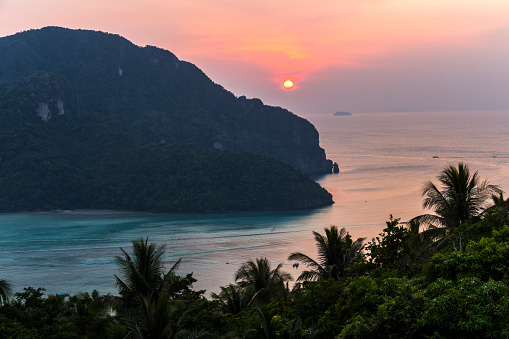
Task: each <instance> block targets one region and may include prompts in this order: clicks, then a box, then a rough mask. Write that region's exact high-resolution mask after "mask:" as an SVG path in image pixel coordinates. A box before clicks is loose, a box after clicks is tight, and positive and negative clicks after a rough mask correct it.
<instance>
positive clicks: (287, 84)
mask: <svg viewBox="0 0 509 339" xmlns="http://www.w3.org/2000/svg"><path fill="white" fill-rule="evenodd" d="M283 87H284V88H287V89H290V88H292V87H293V81H292V80H289V79H288V80H285V82H284V83H283Z"/></svg>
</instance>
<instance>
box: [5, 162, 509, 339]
mask: <svg viewBox="0 0 509 339" xmlns="http://www.w3.org/2000/svg"><path fill="white" fill-rule="evenodd" d="M438 179H439V181H440V183H441V186H436V185H435V184H433V183H432V182H431V181H430V182H428V183H427V184H426V185H425V186H424V188H423V197H424V201H423V205H424V206H425V207H426V208H429V209H431V212H433V213H430V214H424V215H420V216H417V217H415V218H413V219H411V220H409V221H408V222H407V223H401V222H399V219H395V218H393V217H392V216H391V217H390V219H389V220H388V221H387V223H386V227H385V229H383V231H382V232H381V233H380V235H379V236H378V237H375V238H373V239H371V240H370V241H366V239H363V238H359V239H353V238H352V237H351V236H350V235H349V233H348V231H347V230H346V229H345V228H341V229H340V228H339V227H336V226H331V227H326V228H325V229H323V230H322V231H320V230H318V231H316V232H313V236H314V238H315V240H316V245H317V249H318V253H319V254H318V257H317V258H313V256H310V255H309V254H306V253H301V252H295V253H289V257H288V259H289V260H292V261H294V262H295V263H296V264H297V263H300V264H301V265H303V266H305V270H303V271H302V273H301V274H300V276H299V277H292V276H291V275H290V274H289V273H288V272H286V271H285V268H284V267H283V266H282V264H279V265H277V264H273V263H271V262H270V260H269V258H263V257H262V258H255V259H253V260H250V261H248V262H246V263H244V264H242V265H241V266H240V267H239V269H238V271H237V273H236V276H235V283H233V284H229V285H227V286H222V287H221V292H220V293H217V294H212V297H211V298H210V299H207V298H205V297H204V293H205V291H196V290H193V288H192V284H193V283H194V282H196V279H195V278H194V277H193V274H192V273H189V274H185V275H179V274H177V273H176V270H177V269H178V267H179V264H180V260H179V261H177V262H175V263H172V267H169V268H164V265H163V262H164V254H165V249H164V247H161V246H158V245H157V244H155V243H151V242H150V239H148V238H145V239H137V240H134V241H133V251H132V252H130V251H124V250H119V255H118V256H117V257H115V261H116V263H117V265H118V272H112V275H113V274H115V278H116V281H117V287H118V291H119V292H118V295H109V294H108V295H100V294H99V292H97V291H93V292H92V293H82V294H77V295H49V296H45V295H44V289H42V288H33V287H27V288H25V289H24V290H23V291H22V292H18V293H15V294H14V295H13V291H12V289H11V287H10V285H9V282H8V281H6V280H0V304H1V306H0V335H1V336H2V337H6V338H15V337H23V338H506V337H507V336H508V333H509V322H508V321H507V320H508V316H509V262H508V260H507V258H508V257H509V226H508V225H509V215H508V207H509V199H504V196H503V192H502V191H501V190H500V188H499V187H497V186H495V185H491V184H489V183H487V182H483V181H481V180H480V179H479V177H478V176H477V173H475V174H471V173H470V171H469V168H468V167H467V166H466V165H464V164H462V163H460V164H459V165H458V167H455V166H449V167H447V168H445V169H444V170H443V171H442V172H441V173H440V175H439V176H438ZM310 236H311V234H310ZM294 278H296V283H295V285H294V287H293V288H292V289H290V288H289V285H288V282H290V281H292V280H293V279H294Z"/></svg>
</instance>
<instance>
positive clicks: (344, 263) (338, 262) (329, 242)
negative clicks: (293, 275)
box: [288, 225, 365, 282]
mask: <svg viewBox="0 0 509 339" xmlns="http://www.w3.org/2000/svg"><path fill="white" fill-rule="evenodd" d="M324 230H325V236H323V235H321V234H319V233H318V232H314V231H313V234H314V236H315V240H316V246H317V248H318V259H317V260H316V261H315V260H314V259H312V258H311V257H309V256H307V255H306V254H303V253H301V252H295V253H292V254H291V255H290V256H289V257H288V260H297V261H300V262H302V263H303V264H305V265H306V266H308V267H309V268H310V270H307V271H304V272H302V273H301V275H300V276H299V278H298V279H297V281H299V282H301V281H307V280H319V279H329V278H333V279H336V280H339V279H340V278H341V277H343V276H344V274H345V269H347V268H348V267H350V266H351V265H352V264H353V263H354V261H355V259H356V258H357V257H359V256H361V255H362V249H363V247H364V245H363V242H364V240H365V238H358V239H357V240H355V241H353V240H352V237H351V236H350V234H348V232H347V231H346V229H345V228H344V227H343V228H342V229H341V230H339V229H338V227H337V226H334V225H333V226H331V227H330V228H325V229H324Z"/></svg>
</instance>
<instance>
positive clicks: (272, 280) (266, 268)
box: [235, 258, 293, 300]
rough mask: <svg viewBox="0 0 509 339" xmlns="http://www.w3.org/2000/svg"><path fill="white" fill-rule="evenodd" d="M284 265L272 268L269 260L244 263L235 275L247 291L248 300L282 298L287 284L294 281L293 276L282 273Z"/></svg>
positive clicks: (262, 259)
mask: <svg viewBox="0 0 509 339" xmlns="http://www.w3.org/2000/svg"><path fill="white" fill-rule="evenodd" d="M282 267H283V264H279V265H277V266H276V268H274V269H273V268H272V267H271V264H270V261H269V260H268V259H267V258H259V259H258V258H257V259H256V260H255V261H253V260H250V261H248V262H246V263H244V264H243V265H242V266H241V267H240V268H239V270H238V271H237V273H236V275H235V281H236V282H237V283H238V285H239V286H240V287H241V288H242V289H243V290H244V291H245V293H246V295H247V296H248V299H250V300H251V299H252V298H253V297H258V299H260V300H268V299H270V298H271V297H274V296H281V295H282V294H284V292H285V291H286V289H285V283H286V282H288V281H291V280H293V278H292V276H291V275H290V274H289V273H287V272H284V271H282Z"/></svg>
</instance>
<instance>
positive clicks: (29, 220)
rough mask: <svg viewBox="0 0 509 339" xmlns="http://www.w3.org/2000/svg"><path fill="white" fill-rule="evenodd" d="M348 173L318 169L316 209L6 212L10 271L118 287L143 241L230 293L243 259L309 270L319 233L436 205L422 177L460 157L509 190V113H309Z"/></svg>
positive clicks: (18, 285) (5, 268) (8, 274)
mask: <svg viewBox="0 0 509 339" xmlns="http://www.w3.org/2000/svg"><path fill="white" fill-rule="evenodd" d="M306 118H307V119H308V120H310V121H311V122H312V123H313V124H314V125H315V127H316V128H317V130H318V131H319V133H320V145H321V146H322V147H323V148H324V149H325V150H326V153H327V157H328V158H329V159H331V160H333V161H335V162H337V163H338V164H339V166H340V173H339V174H328V175H320V176H314V177H313V178H314V179H315V180H316V181H317V182H319V183H320V184H321V185H322V186H323V187H325V188H326V189H327V190H328V191H329V192H331V193H332V195H333V197H334V201H335V203H334V204H333V205H332V206H329V207H325V208H319V209H314V210H307V211H292V212H277V213H276V212H269V213H236V214H215V215H183V214H152V213H132V212H130V213H126V212H117V211H60V212H58V213H16V214H0V279H7V280H8V281H9V282H10V283H11V284H12V285H13V287H14V291H15V292H19V291H22V290H23V288H24V287H29V286H31V287H35V288H37V287H43V288H45V289H46V294H54V293H57V294H59V293H71V294H76V293H79V292H91V291H92V290H94V289H96V290H98V291H99V292H100V293H102V294H106V293H112V294H116V293H118V291H117V288H116V286H115V278H114V275H115V274H117V275H119V274H120V272H119V269H118V267H117V265H116V263H115V259H114V258H115V256H118V255H121V250H120V248H123V249H125V250H126V251H127V252H130V250H131V243H132V240H134V239H140V238H143V239H146V238H148V240H149V242H155V243H157V244H158V245H164V246H165V248H166V256H165V265H166V268H167V269H169V268H170V267H171V266H172V265H173V264H174V263H175V262H177V260H179V259H182V261H181V264H180V267H179V269H178V273H179V274H187V273H191V272H193V276H194V277H195V278H196V279H197V282H196V283H195V284H194V286H193V287H194V289H196V290H202V289H204V290H206V292H205V296H207V297H210V293H211V292H216V293H217V292H219V291H220V287H221V286H226V285H228V284H229V283H233V282H234V277H235V272H236V271H237V270H238V269H239V267H240V265H242V263H244V262H246V261H248V260H254V259H256V258H262V257H266V258H268V259H269V260H270V262H271V263H272V264H273V265H274V267H275V266H276V265H278V264H279V263H282V264H283V269H284V270H285V271H287V272H289V273H290V274H292V275H293V276H294V277H297V276H298V275H299V274H300V272H301V271H302V270H303V269H304V267H303V265H300V266H299V268H294V267H292V264H293V263H292V262H289V261H288V260H287V258H288V256H289V255H290V254H291V253H293V252H297V251H298V252H303V253H306V254H308V255H309V256H311V257H316V254H317V251H316V246H315V241H314V238H313V233H312V232H313V231H316V232H319V233H323V229H324V228H325V227H329V226H331V225H336V226H338V227H345V228H346V230H347V231H348V232H349V233H350V234H351V235H352V236H353V237H354V238H358V237H362V238H366V241H370V240H371V239H372V238H373V237H375V236H377V235H378V234H379V233H380V232H381V231H382V230H383V228H384V226H385V222H386V221H387V220H389V217H390V216H391V215H392V216H393V217H394V218H399V219H400V221H401V222H405V221H407V220H409V219H410V218H412V217H414V216H417V215H419V214H422V213H424V212H427V211H425V210H423V209H422V196H421V190H422V186H423V185H424V183H425V182H426V181H429V180H431V181H433V182H437V179H436V177H437V175H438V174H439V172H440V171H441V170H442V169H443V168H445V167H446V166H448V165H457V164H458V163H459V162H464V163H466V164H468V166H469V167H470V169H471V171H472V172H474V171H478V172H479V175H480V177H481V178H482V179H487V180H488V181H489V182H490V183H491V184H496V185H499V186H500V187H501V188H502V189H503V190H505V191H506V192H508V193H507V194H506V195H508V194H509V111H508V110H505V111H461V112H450V111H447V112H374V113H353V114H352V115H351V116H333V115H332V114H327V115H311V116H309V117H306Z"/></svg>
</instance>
